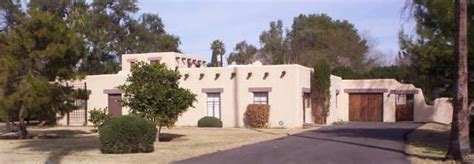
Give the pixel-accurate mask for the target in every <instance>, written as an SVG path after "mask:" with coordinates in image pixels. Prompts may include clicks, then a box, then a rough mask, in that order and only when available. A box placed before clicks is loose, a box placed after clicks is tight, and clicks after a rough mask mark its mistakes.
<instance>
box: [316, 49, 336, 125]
mask: <svg viewBox="0 0 474 164" xmlns="http://www.w3.org/2000/svg"><path fill="white" fill-rule="evenodd" d="M313 69H314V72H313V78H312V79H311V80H312V81H311V84H312V85H311V89H312V91H311V94H312V95H311V96H312V99H313V108H316V109H313V112H316V111H319V112H320V113H314V114H315V115H317V116H321V117H322V120H321V121H322V122H321V123H326V117H327V116H328V113H329V99H330V98H331V97H330V96H331V95H330V92H329V87H330V86H331V79H330V78H331V66H329V63H328V62H327V61H326V59H324V58H320V59H318V60H316V62H315V64H314V67H313Z"/></svg>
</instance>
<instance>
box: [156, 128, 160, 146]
mask: <svg viewBox="0 0 474 164" xmlns="http://www.w3.org/2000/svg"><path fill="white" fill-rule="evenodd" d="M160 135H161V125H158V133H156V138H157V139H158V142H160Z"/></svg>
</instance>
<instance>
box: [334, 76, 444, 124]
mask: <svg viewBox="0 0 474 164" xmlns="http://www.w3.org/2000/svg"><path fill="white" fill-rule="evenodd" d="M345 89H387V92H383V102H384V104H383V121H384V122H395V121H396V107H395V97H396V96H395V94H391V93H390V91H391V90H411V91H414V90H416V91H417V92H418V93H416V94H414V112H413V114H414V115H413V117H414V121H416V122H439V123H445V124H447V123H451V117H452V111H453V109H452V106H451V103H450V102H449V99H448V98H438V99H436V100H435V102H434V105H433V106H431V105H427V104H426V102H425V98H424V96H423V92H422V90H421V89H420V88H416V87H415V86H413V85H412V84H403V83H400V82H398V81H397V80H395V79H368V80H343V79H342V78H340V77H338V76H331V88H330V92H331V103H330V112H329V116H328V120H327V122H328V123H329V124H330V123H334V122H337V121H349V93H346V92H344V90H345Z"/></svg>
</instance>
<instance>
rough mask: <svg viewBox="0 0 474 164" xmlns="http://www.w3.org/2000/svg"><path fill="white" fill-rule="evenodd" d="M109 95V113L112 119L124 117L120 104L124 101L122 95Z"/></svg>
mask: <svg viewBox="0 0 474 164" xmlns="http://www.w3.org/2000/svg"><path fill="white" fill-rule="evenodd" d="M108 95H109V98H108V99H109V102H108V110H109V111H108V113H109V114H110V115H112V117H119V116H122V105H121V104H120V103H121V101H122V94H116V93H115V94H108Z"/></svg>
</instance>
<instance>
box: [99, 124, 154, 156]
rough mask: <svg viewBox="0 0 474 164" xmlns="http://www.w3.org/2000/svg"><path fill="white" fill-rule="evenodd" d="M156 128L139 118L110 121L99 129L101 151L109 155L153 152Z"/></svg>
mask: <svg viewBox="0 0 474 164" xmlns="http://www.w3.org/2000/svg"><path fill="white" fill-rule="evenodd" d="M156 131H157V130H156V126H155V125H154V124H153V123H152V122H149V121H147V120H145V119H144V118H141V117H138V116H122V117H118V118H113V119H111V120H108V121H107V122H106V123H105V124H103V125H102V126H101V127H100V129H99V140H100V151H101V152H102V153H107V154H124V153H139V152H153V151H154V146H153V143H154V142H155V140H156Z"/></svg>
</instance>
